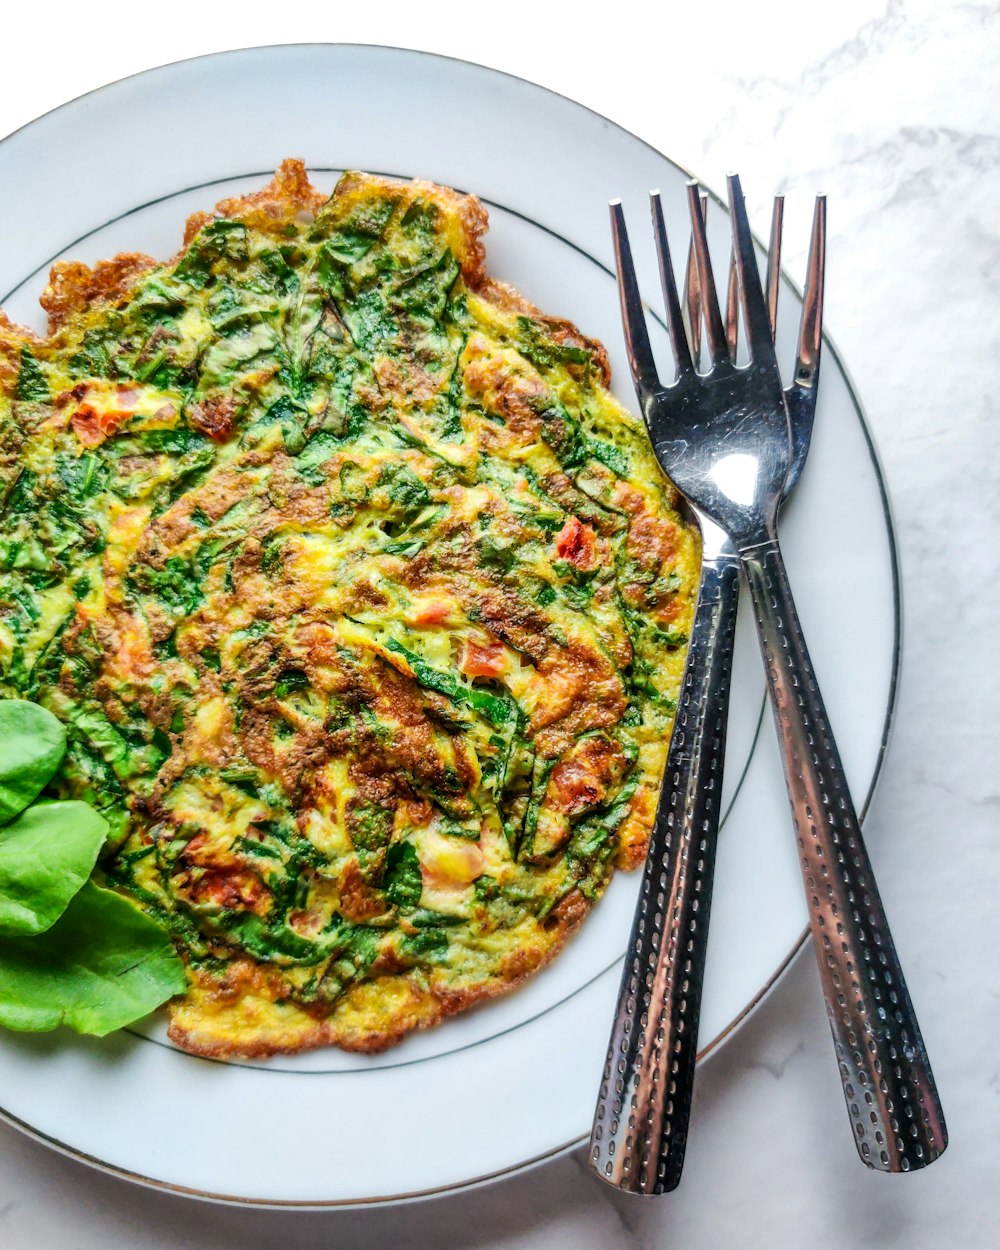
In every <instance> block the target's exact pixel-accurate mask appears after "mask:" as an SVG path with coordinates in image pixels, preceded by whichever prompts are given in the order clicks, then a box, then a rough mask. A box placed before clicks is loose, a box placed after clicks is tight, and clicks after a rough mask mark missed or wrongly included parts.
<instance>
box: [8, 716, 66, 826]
mask: <svg viewBox="0 0 1000 1250" xmlns="http://www.w3.org/2000/svg"><path fill="white" fill-rule="evenodd" d="M65 753H66V730H65V727H64V726H63V724H62V722H61V721H60V720H58V719H57V718H56V717H55V716H53V715H52V713H51V712H49V711H46V709H45V708H43V707H39V705H38V704H37V703H28V702H26V701H25V700H24V699H5V700H3V702H0V824H6V822H7V821H8V820H11V819H12V818H13V817H14V816H16V815H17V814H18V812H21V811H23V810H24V809H25V808H26V807H27V806H28V804H29V803H31V802H32V801H33V800H34V799H36V798H37V797H38V795H39V794H40V793H41V792H42V790H43V789H44V787H45V786H47V785H48V783H49V782H50V781H51V780H52V778H53V776H54V775H55V771H56V769H57V768H58V767H59V763H60V761H61V760H62V757H63V755H64V754H65Z"/></svg>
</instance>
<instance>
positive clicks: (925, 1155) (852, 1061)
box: [740, 534, 948, 1172]
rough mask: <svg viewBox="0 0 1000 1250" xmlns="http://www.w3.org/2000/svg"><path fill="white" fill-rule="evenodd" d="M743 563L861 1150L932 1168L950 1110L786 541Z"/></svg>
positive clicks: (760, 548) (770, 543) (892, 1167)
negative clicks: (812, 647)
mask: <svg viewBox="0 0 1000 1250" xmlns="http://www.w3.org/2000/svg"><path fill="white" fill-rule="evenodd" d="M740 556H741V559H742V562H743V568H744V571H745V573H746V577H747V582H748V584H749V589H750V597H751V600H752V602H753V608H754V617H755V619H756V624H757V633H758V638H759V641H760V647H761V652H762V655H763V657H764V666H765V668H766V670H767V681H768V687H769V691H770V695H771V707H772V710H773V712H774V720H775V724H776V726H777V731H778V738H779V741H780V743H781V749H782V757H783V762H784V768H785V781H786V784H787V786H788V797H789V801H790V803H791V809H792V819H793V821H794V824H795V832H796V837H797V840H798V850H799V863H800V866H801V869H802V878H803V882H804V884H805V888H806V898H807V901H808V906H809V923H810V928H811V930H812V936H813V944H814V946H815V949H816V956H817V959H818V960H819V969H820V978H821V980H822V984H823V994H824V997H825V999H826V1009H827V1013H828V1015H829V1017H830V1028H831V1030H832V1032H833V1040H834V1046H835V1048H836V1052H837V1059H838V1061H839V1064H840V1075H841V1080H842V1082H843V1086H844V1097H845V1099H846V1101H847V1107H848V1111H849V1113H850V1118H851V1124H852V1127H853V1129H854V1141H855V1145H856V1146H857V1149H858V1153H859V1154H860V1156H861V1159H862V1161H863V1162H864V1163H866V1164H867V1165H868V1167H870V1168H874V1169H875V1170H877V1171H882V1172H908V1171H911V1170H913V1169H916V1168H922V1167H926V1166H927V1165H928V1164H929V1163H932V1162H933V1161H934V1160H935V1159H936V1158H937V1157H938V1155H940V1154H941V1153H942V1151H943V1150H944V1149H945V1147H946V1146H947V1144H948V1133H947V1129H946V1128H945V1123H944V1116H943V1114H942V1111H941V1103H940V1100H939V1098H938V1093H937V1088H936V1086H935V1084H934V1077H933V1074H932V1073H931V1067H930V1063H929V1062H928V1059H927V1052H926V1050H925V1049H924V1043H923V1039H922V1038H921V1036H920V1029H919V1027H918V1026H917V1019H916V1016H915V1014H914V1011H913V1006H912V1004H911V1002H910V996H909V993H908V992H907V989H906V982H905V981H904V979H903V971H902V968H901V967H900V964H899V959H898V957H897V955H896V948H895V946H894V945H893V941H892V937H891V935H890V933H889V925H888V922H887V920H886V917H885V912H884V911H883V908H882V902H881V900H880V898H879V894H878V890H877V888H876V886H875V878H874V876H873V874H872V867H871V862H870V861H869V858H868V853H867V851H866V850H865V845H864V841H863V839H862V836H861V826H860V823H859V821H858V817H857V815H856V813H855V811H854V806H853V804H852V803H851V795H850V791H849V790H848V787H847V780H846V778H845V776H844V770H843V766H842V764H841V762H840V755H839V753H838V751H837V745H836V743H835V742H834V739H833V732H832V730H831V728H830V722H829V718H828V717H827V714H826V709H825V708H824V706H823V700H822V697H821V695H820V692H819V686H818V685H817V683H816V676H815V674H814V672H813V667H812V663H811V662H810V659H809V652H808V650H807V649H806V643H805V639H804V638H803V636H802V629H801V627H800V625H799V619H798V614H797V613H796V610H795V603H794V601H793V599H792V592H791V588H790V587H789V584H788V578H787V576H786V573H785V565H784V561H783V560H782V556H781V551H780V549H779V547H778V541H777V539H776V538H775V537H774V536H773V534H772V535H771V536H770V537H769V538H768V539H767V541H765V542H763V543H761V544H759V545H755V546H752V547H748V548H743V549H741V551H740Z"/></svg>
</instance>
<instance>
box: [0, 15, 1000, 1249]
mask: <svg viewBox="0 0 1000 1250" xmlns="http://www.w3.org/2000/svg"><path fill="white" fill-rule="evenodd" d="M644 7H645V6H643V5H641V4H640V3H638V2H637V0H617V3H616V4H615V5H614V6H608V13H607V16H606V17H605V18H602V19H601V21H600V23H599V24H594V23H593V22H592V21H590V20H588V19H587V18H586V17H585V15H584V13H585V11H584V10H583V8H582V7H581V8H579V9H577V10H574V11H570V10H569V8H568V6H566V5H558V6H556V5H545V4H540V3H538V2H537V0H536V2H535V3H523V2H521V0H513V2H512V3H508V4H507V5H505V6H503V8H499V7H491V8H489V9H482V8H478V9H477V8H474V7H473V6H470V5H463V6H461V7H459V6H454V5H452V6H444V11H446V12H450V13H452V14H453V15H454V19H455V20H453V21H450V22H444V21H439V19H438V17H437V16H436V15H437V14H439V13H440V12H441V11H442V9H441V8H440V7H439V8H437V9H433V8H428V7H427V6H416V5H411V4H404V3H399V2H397V0H380V3H379V4H378V6H377V7H376V6H372V8H371V9H369V10H367V13H368V15H367V16H366V14H365V11H364V9H363V6H358V12H357V13H350V12H345V11H344V10H343V8H342V6H337V5H324V6H322V8H321V7H320V6H298V7H297V8H296V9H295V10H294V11H286V12H279V11H277V8H278V6H274V5H273V4H270V3H258V2H257V0H241V3H240V5H239V6H238V9H239V16H238V20H234V13H233V9H232V8H231V7H229V6H218V9H217V12H216V14H214V15H213V13H212V12H210V11H208V8H207V6H205V5H203V4H195V3H191V2H190V0H175V2H174V3H173V4H172V5H171V6H170V8H169V11H160V13H159V15H156V14H154V13H153V11H152V10H148V11H145V12H144V11H143V10H141V9H140V8H139V6H136V5H134V4H127V5H126V4H111V3H104V4H101V3H92V4H90V5H86V6H77V7H76V8H75V9H74V12H73V13H72V15H69V16H68V17H67V18H66V24H65V25H64V26H63V27H62V28H61V31H62V33H61V34H60V35H59V36H58V37H57V39H56V41H55V42H54V41H53V39H52V36H51V27H52V25H53V20H52V16H51V14H50V13H48V12H43V11H42V10H41V8H40V7H36V8H34V9H32V8H31V7H30V6H20V8H19V10H18V12H17V14H16V15H14V16H11V15H10V14H9V13H8V14H7V15H5V19H4V63H5V64H4V77H3V85H2V87H0V133H7V132H8V131H10V130H11V129H13V128H14V127H16V126H18V125H20V124H21V123H22V122H24V121H27V120H29V119H30V118H31V117H33V116H35V115H36V114H37V113H39V112H41V111H43V110H45V109H47V108H50V107H52V106H53V105H55V104H57V103H60V102H61V101H62V100H65V99H68V98H70V97H71V96H73V95H76V94H78V93H80V92H81V91H84V90H87V89H89V88H91V87H95V86H98V85H100V84H101V83H102V82H104V81H107V80H108V79H111V78H115V77H120V76H121V75H122V74H125V73H129V72H133V71H135V70H138V69H142V68H145V67H147V66H149V65H153V64H156V63H158V62H162V61H166V60H172V59H176V58H178V57H182V56H189V55H194V54H196V53H200V52H205V51H210V50H214V49H218V48H224V47H230V46H237V45H239V44H260V43H270V42H288V41H291V40H343V41H358V42H384V43H395V44H398V45H404V46H415V47H423V48H428V49H431V50H433V51H439V52H445V53H449V54H452V55H456V56H462V57H465V58H467V59H470V60H479V61H482V62H485V63H488V64H492V65H496V66H498V67H499V68H502V69H507V70H510V71H512V72H514V73H518V74H521V75H523V76H524V77H528V78H532V79H534V80H536V81H539V82H542V83H544V84H545V85H547V86H551V87H554V88H556V89H557V90H559V91H562V92H563V93H565V94H567V95H570V96H573V97H575V98H577V99H579V100H581V101H583V102H584V103H586V104H589V105H591V106H592V107H594V108H597V109H598V110H600V111H601V112H603V113H605V114H606V115H608V116H610V117H612V118H614V119H615V120H616V121H620V122H622V123H623V124H624V125H626V126H628V127H629V129H631V130H633V131H635V132H636V133H638V134H640V135H642V136H643V137H644V138H647V139H648V140H650V141H651V142H652V143H654V144H655V145H656V146H657V147H659V148H661V149H662V150H663V151H666V152H668V153H670V154H671V155H672V156H674V157H675V159H677V160H679V161H681V162H682V163H683V164H685V165H687V166H688V167H689V168H691V169H693V170H695V171H697V172H698V173H699V175H700V176H701V177H703V178H704V179H705V180H706V181H707V182H709V183H711V184H712V185H714V186H716V187H718V186H720V185H721V184H722V181H723V175H724V173H725V171H726V170H727V169H728V168H730V167H731V166H733V165H738V167H739V168H740V170H741V171H742V172H743V174H744V180H745V182H746V183H747V185H748V188H749V190H750V192H751V193H752V196H753V197H755V198H753V199H752V201H751V207H752V208H755V209H756V210H757V211H756V221H755V225H756V227H757V228H758V229H759V230H766V213H767V207H766V204H767V197H768V196H769V194H770V191H771V190H772V188H778V187H782V188H784V189H785V190H786V191H787V192H788V193H789V197H790V203H791V204H792V205H798V204H800V202H805V201H807V200H808V198H809V197H811V195H812V194H813V193H814V192H815V191H817V190H825V191H826V192H827V193H828V194H829V196H830V201H831V209H830V238H829V252H830V280H829V289H828V300H827V325H828V327H829V329H830V331H831V332H832V334H833V336H834V338H835V339H836V341H837V343H838V346H839V347H840V349H841V351H842V353H843V355H844V358H845V360H846V362H847V364H848V367H849V368H850V370H851V372H852V374H853V376H854V378H855V381H856V383H857V387H858V390H859V392H860V395H861V397H862V400H863V402H864V403H865V406H866V408H867V411H868V415H869V418H870V421H871V425H872V427H873V429H874V432H875V436H876V438H877V441H878V444H879V447H880V450H881V454H882V458H883V462H884V465H885V469H886V475H887V478H888V482H889V487H890V490H891V493H892V499H893V504H894V508H895V515H896V522H897V526H898V533H899V541H900V548H901V556H902V565H903V578H904V613H905V619H904V663H903V673H902V686H901V691H900V698H899V707H898V716H897V723H896V730H895V736H894V740H893V743H892V747H891V751H890V754H889V759H888V763H887V765H886V768H885V772H884V776H883V780H882V785H881V789H880V791H879V794H878V796H877V798H876V801H875V804H874V807H873V810H872V812H871V815H870V818H869V820H868V822H867V825H866V829H867V833H868V836H869V839H870V846H871V850H872V856H873V860H874V863H875V868H876V871H877V873H878V877H879V881H880V884H881V887H882V892H883V895H884V898H885V902H886V906H887V909H888V911H889V914H890V918H891V920H892V923H893V929H894V933H895V935H896V939H897V943H898V945H899V947H900V950H901V952H902V954H903V958H904V963H905V967H906V970H907V975H908V979H909V982H910V988H911V992H912V995H913V998H914V1000H915V1003H916V1005H917V1007H918V1010H919V1012H920V1018H921V1023H922V1026H923V1030H924V1035H925V1039H926V1041H927V1044H928V1048H929V1050H930V1052H931V1055H932V1058H933V1061H934V1066H935V1072H936V1074H937V1077H938V1081H939V1084H940V1089H941V1094H942V1099H943V1102H944V1106H945V1111H946V1114H947V1118H948V1123H949V1128H950V1132H951V1142H952V1144H951V1146H950V1148H949V1150H948V1152H947V1153H946V1155H945V1156H944V1157H943V1158H942V1159H941V1161H940V1162H939V1163H937V1164H936V1165H935V1166H934V1167H933V1168H931V1169H929V1170H928V1171H927V1172H923V1173H919V1174H915V1175H911V1176H907V1177H885V1176H878V1175H874V1174H871V1173H868V1172H866V1171H865V1170H864V1169H863V1168H862V1167H861V1166H860V1165H859V1163H858V1162H857V1159H856V1156H855V1153H854V1150H853V1148H852V1146H851V1142H850V1133H849V1127H848V1123H847V1119H846V1116H845V1113H844V1110H843V1104H842V1099H841V1094H840V1089H839V1082H838V1080H837V1076H836V1071H835V1067H834V1064H833V1060H832V1054H831V1049H830V1042H829V1034H828V1029H827V1025H826V1020H825V1014H824V1010H823V1007H822V1003H821V999H820V994H819V990H818V984H817V979H816V976H815V970H814V967H813V965H812V962H811V961H812V955H811V953H809V952H808V951H806V952H805V953H804V954H803V955H802V956H800V957H799V959H798V960H797V961H796V962H795V963H794V965H793V966H792V968H791V969H790V971H789V972H788V973H787V975H786V976H785V978H784V979H783V980H782V981H781V982H780V984H779V985H778V986H777V988H776V989H775V990H774V991H773V992H772V994H771V995H770V996H769V997H768V998H767V999H766V1000H765V1002H764V1004H763V1005H762V1007H761V1008H760V1009H759V1010H758V1011H757V1013H756V1014H755V1015H754V1016H753V1017H752V1018H751V1020H750V1021H749V1022H748V1023H747V1024H746V1025H745V1026H744V1027H743V1028H742V1029H741V1030H740V1031H739V1032H738V1033H737V1034H736V1035H735V1036H734V1037H733V1038H732V1039H731V1041H729V1043H728V1044H727V1045H726V1046H724V1047H723V1048H722V1050H721V1052H720V1053H718V1054H716V1055H715V1057H713V1058H712V1059H711V1060H710V1061H709V1062H708V1063H707V1064H706V1065H705V1066H704V1067H703V1069H702V1070H701V1073H700V1079H699V1083H698V1089H697V1093H696V1100H695V1108H694V1116H693V1123H692V1132H691V1140H690V1146H689V1152H688V1162H687V1167H686V1171H685V1176H684V1181H683V1184H682V1187H681V1188H680V1190H678V1191H677V1193H676V1194H674V1195H673V1196H671V1197H668V1198H664V1199H661V1200H658V1201H636V1200H628V1199H625V1198H623V1197H621V1196H619V1195H616V1194H613V1193H611V1191H608V1190H606V1189H604V1187H602V1186H601V1185H600V1184H599V1183H598V1182H596V1181H594V1180H592V1179H591V1177H590V1176H589V1175H588V1174H587V1172H586V1170H585V1168H584V1166H583V1164H582V1160H581V1159H580V1157H578V1156H573V1157H568V1158H565V1159H563V1160H560V1161H557V1162H555V1163H550V1164H547V1165H545V1166H543V1167H540V1168H538V1169H536V1170H534V1171H532V1172H530V1173H528V1174H525V1175H522V1176H519V1177H515V1178H512V1179H509V1180H507V1181H504V1182H501V1183H498V1184H495V1185H492V1186H489V1187H487V1188H484V1189H480V1190H477V1191H474V1192H470V1193H467V1194H465V1195H460V1196H456V1197H450V1198H443V1199H437V1200H433V1201H429V1202H425V1203H419V1204H413V1205H410V1206H407V1207H404V1208H397V1209H395V1210H389V1209H387V1210H375V1211H369V1212H339V1213H330V1214H307V1213H287V1212H286V1213H280V1212H279V1213H268V1212H260V1211H241V1210H232V1209H225V1208H212V1207H207V1206H203V1205H201V1204H198V1203H195V1202H192V1201H189V1200H186V1199H182V1198H175V1197H168V1196H162V1195H159V1194H154V1193H150V1192H147V1191H144V1190H141V1189H138V1188H135V1187H133V1186H130V1185H128V1184H126V1183H124V1182H121V1181H117V1180H113V1179H109V1178H106V1177H104V1176H101V1175H99V1174H97V1173H96V1172H92V1171H90V1170H88V1169H87V1168H85V1167H83V1166H82V1165H80V1164H77V1163H75V1162H71V1161H69V1160H66V1159H63V1158H61V1157H60V1156H57V1155H55V1154H53V1153H51V1152H49V1151H47V1150H46V1149H44V1148H42V1147H41V1146H39V1145H36V1144H35V1143H34V1142H32V1141H29V1140H27V1139H26V1138H24V1137H22V1136H20V1135H19V1134H18V1133H16V1132H14V1131H13V1130H12V1129H10V1128H8V1127H6V1126H4V1125H0V1245H2V1246H3V1247H4V1248H5V1250H27V1248H28V1247H32V1248H33V1250H34V1248H35V1247H42V1248H43V1250H71V1248H72V1250H97V1248H98V1247H100V1250H125V1248H126V1247H128V1248H131V1247H134V1246H136V1245H144V1246H148V1247H150V1248H151V1250H161V1248H162V1250H167V1248H169V1250H179V1248H181V1247H192V1248H197V1250H217V1248H218V1250H223V1248H229V1247H237V1246H238V1247H240V1248H241V1250H265V1248H267V1250H270V1248H271V1247H274V1246H276V1245H280V1246H282V1247H283V1248H284V1250H309V1248H311V1247H321V1246H322V1247H327V1246H334V1245H335V1246H337V1247H338V1250H354V1247H359V1248H360V1247H366V1248H371V1247H382V1246H398V1247H406V1248H415V1250H423V1248H424V1247H427V1248H428V1250H452V1248H456V1250H457V1248H458V1247H481V1248H484V1250H485V1248H487V1247H490V1248H497V1250H499V1248H501V1247H503V1248H508V1247H510V1248H513V1247H535V1246H544V1247H547V1248H551V1250H561V1248H562V1247H572V1248H573V1250H609V1248H617V1247H641V1248H645V1247H654V1246H656V1247H666V1246H678V1247H680V1246H683V1247H684V1248H685V1250H700V1248H701V1247H705V1248H707V1250H713V1248H714V1247H717V1246H725V1247H727V1250H742V1248H743V1247H760V1246H763V1245H768V1246H770V1247H774V1248H775V1250H798V1248H799V1247H801V1246H805V1245H808V1246H810V1247H811V1248H812V1250H834V1248H836V1250H845V1248H846V1250H868V1248H871V1250H882V1248H888V1247H895V1246H906V1247H909V1248H910V1250H921V1248H922V1247H935V1248H937V1247H939V1246H942V1245H944V1246H952V1245H953V1246H956V1247H957V1246H960V1247H962V1248H963V1250H986V1247H990V1246H993V1245H995V1244H997V1238H998V1235H1000V1193H998V1186H997V1184H996V1181H995V1173H996V1160H997V1158H998V1156H1000V1105H998V1104H1000V1059H998V1043H997V1039H998V1037H1000V1001H998V1000H1000V995H998V984H1000V981H998V971H997V970H998V968H1000V925H998V923H997V921H996V910H997V908H996V901H995V900H996V895H997V882H998V880H1000V876H998V867H1000V864H998V860H1000V849H998V847H1000V839H998V836H997V835H998V832H1000V829H998V824H1000V821H998V806H1000V795H998V792H997V778H998V776H1000V769H998V762H1000V761H998V752H997V747H996V741H997V736H996V731H995V727H994V723H993V722H994V718H995V708H996V706H997V703H998V696H1000V680H998V672H1000V668H998V665H997V661H996V651H997V644H998V642H1000V631H998V628H997V602H998V598H1000V592H998V585H1000V577H998V573H1000V569H998V557H997V551H998V548H1000V542H998V539H1000V533H998V529H1000V527H998V524H997V522H998V515H1000V505H998V502H997V494H996V491H995V490H991V489H990V486H991V478H992V477H995V465H996V463H997V458H998V452H1000V446H998V442H1000V440H998V436H997V427H998V415H1000V414H998V413H997V403H996V400H995V398H994V397H993V395H992V394H990V393H989V392H990V390H991V388H993V387H996V386H997V385H998V384H1000V370H998V368H997V361H998V360H1000V342H998V339H1000V331H998V329H997V325H998V322H997V317H996V313H995V309H996V307H997V304H998V302H1000V301H998V296H1000V290H998V280H1000V273H998V269H1000V238H998V224H997V222H998V218H997V212H996V204H997V200H998V194H1000V105H998V103H997V96H996V82H997V78H998V74H1000V13H998V7H997V6H996V5H995V4H985V3H984V4H976V3H971V2H969V3H960V2H958V0H837V3H832V2H831V3H828V4H826V5H821V4H812V5H806V4H802V3H801V0H760V2H759V3H758V4H756V5H743V4H739V3H737V2H736V0H700V2H699V3H698V4H697V5H691V6H688V7H690V9H691V10H692V15H691V16H688V17H678V16H677V15H676V14H673V13H672V14H670V16H669V17H666V16H664V17H660V18H658V19H656V22H655V24H654V25H650V24H649V23H648V21H647V23H646V25H645V26H642V23H641V19H640V14H641V13H642V9H643V8H644ZM649 7H650V8H652V7H653V6H649ZM656 7H657V8H658V9H660V10H663V11H666V9H667V8H668V6H666V5H659V6H656ZM669 7H670V8H673V7H674V6H669ZM439 26H440V29H439V28H438V27H439ZM154 27H155V31H154ZM640 32H641V33H640ZM806 219H807V213H804V212H803V213H799V212H798V211H796V212H795V213H794V214H791V212H790V221H789V225H790V228H791V232H790V235H789V238H788V242H787V264H788V266H789V268H790V269H791V271H792V272H793V273H795V272H800V271H801V267H802V261H803V256H802V248H803V247H804V243H805V239H804V233H805V223H806ZM849 608H850V605H849V603H845V618H847V616H848V614H849ZM848 627H850V628H863V627H864V623H863V622H849V623H848Z"/></svg>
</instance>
